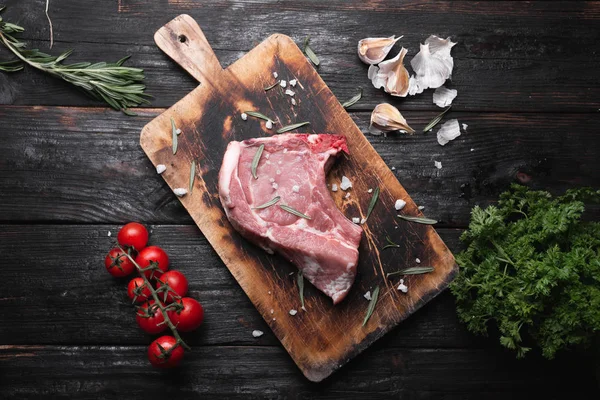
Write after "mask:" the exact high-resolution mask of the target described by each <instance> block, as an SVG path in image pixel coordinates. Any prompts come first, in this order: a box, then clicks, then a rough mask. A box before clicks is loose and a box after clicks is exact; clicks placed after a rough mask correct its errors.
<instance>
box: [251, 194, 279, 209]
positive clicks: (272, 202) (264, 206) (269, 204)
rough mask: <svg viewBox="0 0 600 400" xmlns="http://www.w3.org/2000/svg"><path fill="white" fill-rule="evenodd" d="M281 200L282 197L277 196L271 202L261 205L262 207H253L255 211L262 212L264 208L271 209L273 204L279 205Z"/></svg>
mask: <svg viewBox="0 0 600 400" xmlns="http://www.w3.org/2000/svg"><path fill="white" fill-rule="evenodd" d="M279 200H281V197H280V196H275V197H273V198H272V199H271V200H269V201H267V202H266V203H265V204H261V205H260V206H256V207H252V209H253V210H261V209H263V208H267V207H271V206H272V205H273V204H275V203H277V202H278V201H279Z"/></svg>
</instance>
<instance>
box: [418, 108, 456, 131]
mask: <svg viewBox="0 0 600 400" xmlns="http://www.w3.org/2000/svg"><path fill="white" fill-rule="evenodd" d="M450 108H452V106H448V108H446V109H445V110H444V111H442V112H441V113H440V114H439V115H438V116H436V117H435V118H434V119H432V120H431V122H429V123H428V124H427V126H426V127H425V128H423V133H425V132H428V131H429V130H430V129H433V127H434V126H436V125H437V124H439V123H440V121H441V120H442V118H444V114H446V113H447V112H448V111H449V110H450Z"/></svg>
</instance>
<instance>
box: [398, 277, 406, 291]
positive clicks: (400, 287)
mask: <svg viewBox="0 0 600 400" xmlns="http://www.w3.org/2000/svg"><path fill="white" fill-rule="evenodd" d="M398 290H399V291H401V292H403V293H406V292H408V286H406V285H405V284H404V279H400V284H399V285H398Z"/></svg>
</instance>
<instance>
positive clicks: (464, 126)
mask: <svg viewBox="0 0 600 400" xmlns="http://www.w3.org/2000/svg"><path fill="white" fill-rule="evenodd" d="M468 127H469V125H467V124H465V123H463V124H462V128H463V131H466V130H467V128H468Z"/></svg>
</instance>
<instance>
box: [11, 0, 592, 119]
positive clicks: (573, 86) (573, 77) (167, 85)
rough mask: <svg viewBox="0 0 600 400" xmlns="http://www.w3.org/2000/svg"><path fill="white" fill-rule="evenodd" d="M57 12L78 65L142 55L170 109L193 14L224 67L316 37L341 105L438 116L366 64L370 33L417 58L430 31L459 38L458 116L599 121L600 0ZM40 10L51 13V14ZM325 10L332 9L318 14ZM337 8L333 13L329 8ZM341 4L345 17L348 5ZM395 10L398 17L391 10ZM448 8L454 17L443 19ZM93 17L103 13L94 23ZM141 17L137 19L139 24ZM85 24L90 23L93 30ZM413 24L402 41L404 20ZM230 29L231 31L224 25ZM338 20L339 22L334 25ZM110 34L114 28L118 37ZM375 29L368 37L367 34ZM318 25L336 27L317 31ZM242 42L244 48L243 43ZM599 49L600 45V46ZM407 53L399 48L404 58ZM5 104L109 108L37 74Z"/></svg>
mask: <svg viewBox="0 0 600 400" xmlns="http://www.w3.org/2000/svg"><path fill="white" fill-rule="evenodd" d="M63 3H64V2H61V4H54V5H52V7H53V10H54V11H53V12H52V13H51V14H52V16H53V22H54V27H55V30H54V31H55V38H56V43H55V46H56V47H55V49H54V51H56V52H58V51H62V50H65V49H69V48H74V49H75V50H76V52H75V55H74V56H73V57H72V59H73V61H80V60H92V61H98V60H102V61H109V60H110V59H114V60H116V59H118V58H120V57H121V56H123V55H125V54H132V55H133V56H134V57H133V59H132V60H131V61H130V63H131V64H132V65H135V66H138V67H142V68H144V69H145V70H146V72H147V75H148V78H147V84H148V92H149V93H150V94H152V95H154V96H155V99H154V101H153V104H152V107H168V106H171V105H172V104H174V103H175V102H176V101H178V100H179V99H181V98H182V97H183V96H184V95H185V94H187V93H188V92H189V91H190V90H192V89H193V88H194V87H195V86H196V83H195V82H194V81H193V80H192V79H190V78H189V77H188V76H186V74H185V73H184V72H183V71H181V70H180V69H179V67H178V66H176V65H175V64H174V63H172V62H171V61H169V60H168V59H167V58H166V57H165V56H164V55H162V54H160V52H159V50H158V49H156V48H155V47H154V46H153V45H152V35H153V33H154V31H155V30H156V29H158V28H159V27H160V26H161V25H162V24H164V23H165V22H167V21H168V20H169V19H170V18H171V17H173V16H175V15H176V14H178V13H179V12H181V11H182V10H184V11H185V12H187V13H190V14H191V15H192V16H193V17H194V18H196V19H197V20H198V21H199V22H200V24H201V25H202V26H203V27H204V29H205V32H206V35H207V37H208V38H209V39H210V41H211V43H213V44H214V45H215V47H216V48H217V49H216V54H217V56H218V58H219V60H221V62H222V63H223V65H224V66H227V65H229V64H230V63H232V62H233V61H235V60H236V59H238V58H239V57H241V56H242V55H243V54H244V53H245V52H247V51H248V50H249V49H251V48H252V47H254V45H255V44H256V43H258V42H259V41H261V40H262V39H263V38H264V37H266V36H268V34H270V33H275V32H281V33H284V34H288V35H290V36H291V37H292V38H293V39H294V40H295V41H296V42H297V43H301V42H302V40H303V39H304V38H305V37H306V36H307V35H309V34H310V35H311V38H312V39H311V42H312V43H313V47H314V48H315V50H316V51H317V53H318V54H319V56H320V57H321V60H322V65H321V67H320V68H319V73H320V74H321V76H322V77H323V79H324V80H325V82H326V83H327V84H328V85H329V87H330V88H331V89H332V91H333V92H334V93H335V94H336V95H337V96H338V97H339V98H340V99H347V98H350V97H352V96H353V95H354V94H355V92H356V88H357V87H359V86H361V87H363V88H364V89H365V97H364V100H363V101H361V103H359V105H358V107H359V109H372V108H373V107H374V106H375V105H376V104H378V103H380V102H382V101H389V102H392V103H394V104H397V105H400V106H401V107H402V108H403V109H412V110H431V109H434V108H435V106H433V104H432V101H431V92H428V93H426V94H423V95H420V96H416V97H412V98H408V99H395V98H392V97H390V96H388V95H386V94H385V93H383V92H382V91H380V90H376V89H375V88H373V87H372V85H371V84H370V82H369V81H368V79H367V77H366V70H367V66H366V65H364V64H362V63H360V61H359V60H358V58H357V57H356V49H355V48H356V42H357V41H358V40H359V39H360V38H361V35H364V34H366V32H370V33H369V34H372V35H384V34H387V35H389V34H392V33H396V34H404V35H405V36H404V38H403V39H402V42H401V44H402V45H404V46H406V47H407V48H409V50H410V53H409V56H408V58H407V59H410V58H411V57H412V56H413V55H414V54H415V51H416V50H417V49H418V44H419V42H422V41H423V40H424V39H425V38H426V37H427V36H428V35H429V34H431V33H432V32H436V33H438V34H440V35H452V37H453V39H454V40H455V41H458V42H459V44H458V45H457V46H455V47H454V49H453V54H454V56H455V72H454V76H453V81H452V84H451V85H452V86H453V87H455V88H457V89H458V91H459V96H458V98H457V99H456V101H455V109H456V110H470V111H479V112H480V111H515V112H520V111H528V112H531V111H536V112H539V111H552V112H596V111H597V109H598V108H600V101H598V100H597V99H599V98H600V87H599V86H598V85H597V80H596V75H595V74H594V71H595V70H596V69H597V65H598V63H599V62H600V58H599V57H600V52H594V51H589V47H588V46H578V45H574V44H573V43H574V41H575V42H576V43H596V42H597V40H598V39H600V37H599V32H598V30H597V29H596V27H597V19H598V18H600V17H598V15H599V13H598V7H599V6H598V5H597V3H594V2H552V3H546V2H529V3H527V4H526V5H523V4H520V3H519V2H508V3H506V2H502V3H501V4H500V3H496V2H484V3H482V4H473V3H470V2H451V3H443V4H442V5H439V4H437V2H430V1H423V2H419V3H415V4H407V3H397V5H394V3H392V5H387V4H385V3H378V4H377V7H375V6H369V8H371V10H363V9H357V10H354V11H353V10H352V9H351V8H352V7H358V8H363V7H359V5H358V4H350V5H349V6H346V5H344V4H343V3H342V4H339V3H336V4H331V5H330V3H329V2H326V3H322V4H318V5H315V3H312V2H300V3H299V4H298V5H296V4H294V5H290V4H286V5H285V6H282V5H281V4H278V3H277V4H276V3H271V2H251V3H248V4H244V3H242V2H238V3H230V2H227V3H222V2H210V3H204V2H192V1H188V2H169V3H165V2H139V1H137V0H124V3H123V4H122V12H121V13H118V10H117V9H116V7H115V5H114V4H113V3H110V2H94V4H90V5H87V4H86V5H83V4H80V3H78V2H67V3H64V4H63ZM31 4H32V3H30V2H9V4H8V5H9V8H8V10H7V11H6V16H7V19H10V18H12V19H13V20H17V21H19V22H21V23H22V24H23V25H25V26H26V28H27V34H26V37H27V38H31V39H35V40H36V41H34V43H32V46H39V47H40V48H42V49H46V48H47V45H48V42H47V39H48V32H47V26H48V25H47V21H46V19H45V15H44V13H43V12H41V10H40V11H38V9H37V8H35V7H34V6H32V5H31ZM42 7H43V5H41V4H40V6H39V8H40V9H42ZM314 7H318V8H320V9H323V11H321V12H319V13H315V12H314V11H313V10H314V9H315V8H314ZM328 7H330V8H328ZM336 7H337V8H336ZM384 10H387V11H384ZM442 10H445V11H443V12H442ZM88 15H95V16H99V17H98V18H87V17H86V16H88ZM131 16H135V18H131ZM84 19H85V21H83V20H84ZM399 20H402V21H407V23H406V24H403V26H402V30H403V31H402V32H397V29H398V21H399ZM214 21H219V23H214ZM330 21H335V24H333V25H332V24H331V22H330ZM107 26H110V29H106V27H107ZM357 26H363V27H365V28H364V29H358V30H357V29H356V27H357ZM314 27H328V28H327V29H314ZM231 37H235V38H236V40H231ZM592 47H593V45H592ZM395 51H396V50H395ZM0 104H18V105H72V106H73V105H98V104H99V103H97V102H94V101H92V100H89V99H87V98H86V97H85V96H83V95H82V94H80V93H78V92H77V91H76V90H75V89H73V88H70V87H69V86H67V85H66V84H64V83H63V82H60V81H58V80H56V79H54V78H51V77H47V76H44V75H42V74H41V73H38V72H36V71H31V70H30V69H28V70H27V71H24V72H20V73H17V74H11V75H8V74H0Z"/></svg>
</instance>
